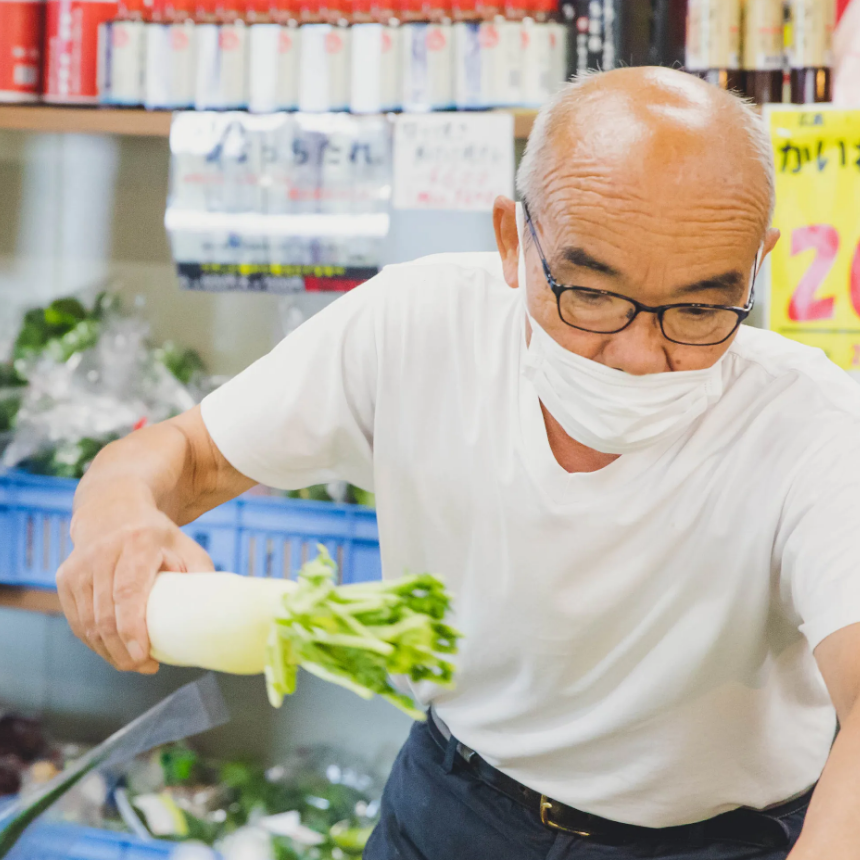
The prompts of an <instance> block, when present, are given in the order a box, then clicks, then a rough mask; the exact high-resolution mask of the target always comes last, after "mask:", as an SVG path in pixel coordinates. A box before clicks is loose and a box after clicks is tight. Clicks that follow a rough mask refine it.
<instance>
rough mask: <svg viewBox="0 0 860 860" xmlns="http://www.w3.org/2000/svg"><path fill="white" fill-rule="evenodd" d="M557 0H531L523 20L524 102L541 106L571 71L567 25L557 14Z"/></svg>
mask: <svg viewBox="0 0 860 860" xmlns="http://www.w3.org/2000/svg"><path fill="white" fill-rule="evenodd" d="M553 7H554V0H528V6H527V8H526V17H525V18H524V19H523V22H522V50H523V59H522V68H523V86H522V101H521V104H522V105H523V106H524V107H530V108H537V107H540V106H541V105H542V104H543V103H544V102H545V101H546V100H547V99H548V98H549V97H550V96H551V95H552V94H553V93H554V92H555V91H556V89H557V88H558V87H559V86H561V84H562V83H563V82H564V80H565V77H566V74H567V56H566V50H567V27H565V26H564V25H563V24H561V23H560V22H559V21H558V20H557V19H556V16H555V14H554V8H553Z"/></svg>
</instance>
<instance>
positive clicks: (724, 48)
mask: <svg viewBox="0 0 860 860" xmlns="http://www.w3.org/2000/svg"><path fill="white" fill-rule="evenodd" d="M740 34H741V4H740V0H690V2H689V7H688V14H687V50H686V59H685V63H684V65H685V68H686V69H687V71H688V72H692V73H693V74H695V75H698V76H699V77H701V78H703V79H704V80H706V81H708V82H710V83H712V84H716V85H717V86H719V87H722V88H723V89H729V90H738V89H741V87H742V85H743V75H742V73H741V69H740Z"/></svg>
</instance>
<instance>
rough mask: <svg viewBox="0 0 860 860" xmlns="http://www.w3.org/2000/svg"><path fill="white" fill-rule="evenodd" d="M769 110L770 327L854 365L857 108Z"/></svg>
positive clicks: (859, 365)
mask: <svg viewBox="0 0 860 860" xmlns="http://www.w3.org/2000/svg"><path fill="white" fill-rule="evenodd" d="M812 108H813V106H811V105H810V106H806V107H804V108H793V109H792V108H787V107H786V108H782V107H774V108H772V109H769V110H768V112H767V117H768V119H769V124H770V134H771V139H772V141H773V152H774V158H775V165H776V213H775V215H774V221H773V224H774V227H776V228H778V229H779V230H780V232H781V233H782V237H781V238H780V240H779V242H778V243H777V246H776V248H775V249H774V251H773V253H772V255H771V291H770V301H769V303H768V317H769V319H768V323H769V326H770V328H772V329H773V330H774V331H777V332H779V333H780V334H783V335H785V336H786V337H790V338H793V339H794V340H798V341H800V342H801V343H806V344H809V345H810V346H817V347H820V348H821V349H823V350H824V351H825V352H826V353H827V355H828V356H829V357H830V358H831V360H832V361H834V362H835V363H836V364H838V365H839V366H840V367H843V368H845V369H846V370H860V111H856V110H855V111H850V110H836V109H833V108H824V107H822V108H821V109H820V110H818V109H812Z"/></svg>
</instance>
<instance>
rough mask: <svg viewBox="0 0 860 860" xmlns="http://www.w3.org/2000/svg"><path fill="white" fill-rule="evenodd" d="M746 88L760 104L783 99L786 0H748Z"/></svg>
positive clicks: (744, 63)
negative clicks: (784, 2) (784, 14)
mask: <svg viewBox="0 0 860 860" xmlns="http://www.w3.org/2000/svg"><path fill="white" fill-rule="evenodd" d="M743 54H744V59H743V67H744V92H745V93H746V95H747V96H748V97H749V98H751V99H753V101H755V102H756V104H760V105H761V104H770V103H773V102H781V101H782V83H783V69H782V65H783V3H782V0H746V6H745V8H744V49H743Z"/></svg>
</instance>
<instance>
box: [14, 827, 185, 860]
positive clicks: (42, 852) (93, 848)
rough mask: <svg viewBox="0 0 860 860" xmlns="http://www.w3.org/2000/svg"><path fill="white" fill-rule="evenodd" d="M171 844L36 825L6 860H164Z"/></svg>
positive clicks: (77, 829)
mask: <svg viewBox="0 0 860 860" xmlns="http://www.w3.org/2000/svg"><path fill="white" fill-rule="evenodd" d="M175 848H176V845H175V843H172V842H162V841H160V840H157V839H153V840H146V841H144V840H143V839H139V838H138V837H136V836H132V835H131V834H129V833H115V832H113V831H110V830H97V829H95V828H93V827H79V826H77V825H74V824H53V823H44V824H43V823H37V824H34V825H33V826H32V827H31V828H30V829H29V830H27V831H26V833H25V834H24V836H23V837H22V838H21V841H20V842H19V843H18V844H17V845H16V846H15V847H14V848H13V849H12V852H11V853H10V854H9V860H167V858H169V857H170V855H171V854H172V853H173V851H174V849H175Z"/></svg>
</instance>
